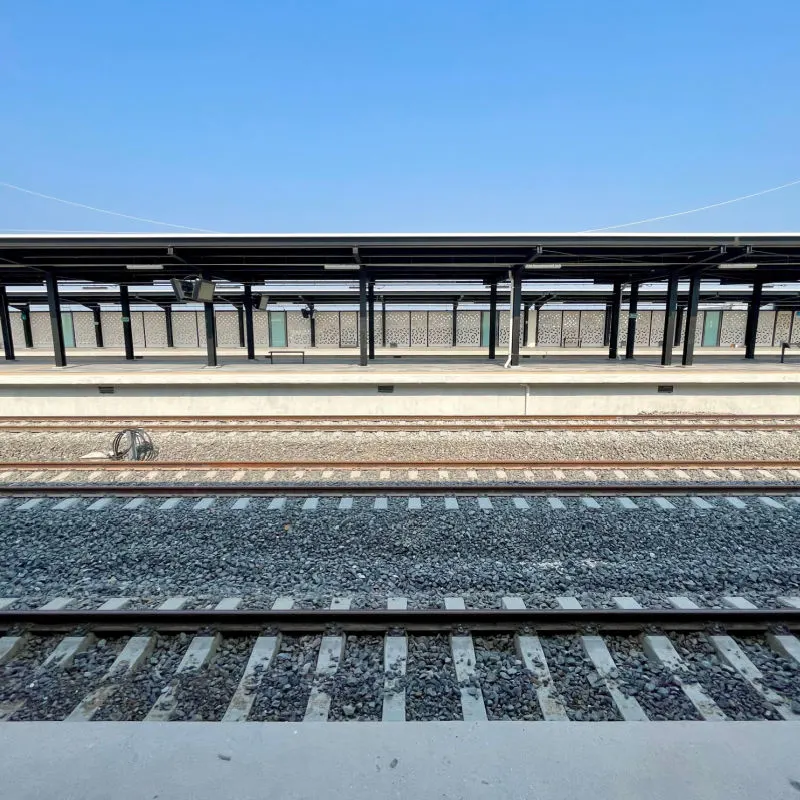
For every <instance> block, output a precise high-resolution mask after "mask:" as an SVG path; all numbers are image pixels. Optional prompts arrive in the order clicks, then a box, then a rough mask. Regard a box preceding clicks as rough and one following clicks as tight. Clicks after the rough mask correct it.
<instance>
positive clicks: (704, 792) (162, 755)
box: [0, 722, 800, 800]
mask: <svg viewBox="0 0 800 800" xmlns="http://www.w3.org/2000/svg"><path fill="white" fill-rule="evenodd" d="M799 737H800V723H796V722H780V723H778V722H729V723H717V724H714V723H700V722H657V723H646V722H644V723H636V722H634V723H624V722H563V723H560V722H559V723H554V722H534V723H523V722H488V723H486V722H484V723H467V722H416V723H415V722H406V723H380V722H350V723H344V722H339V723H336V722H333V723H324V724H313V723H305V724H300V725H295V724H292V723H288V722H281V723H269V722H268V723H223V722H206V723H203V722H189V723H185V722H168V723H147V722H133V723H130V722H128V723H126V722H121V723H109V722H93V723H91V724H87V725H76V724H69V723H54V722H43V723H42V722H39V723H37V722H32V723H31V722H7V723H3V724H2V725H0V769H1V770H2V775H3V779H2V784H3V790H2V792H3V797H4V798H8V800H51V798H59V800H78V798H80V800H101V798H102V800H106V798H109V797H114V798H115V800H133V799H134V798H136V800H140V798H159V797H160V798H170V800H189V798H191V799H192V800H212V799H213V800H218V798H223V797H230V798H234V797H235V798H237V800H256V798H258V800H261V798H265V797H280V798H282V800H300V798H303V799H305V798H312V797H313V798H316V797H325V798H328V800H373V798H387V800H389V798H398V799H399V798H403V799H404V800H405V798H410V797H413V798H418V799H419V800H428V798H431V800H432V799H433V798H437V799H438V798H462V799H463V800H478V798H481V800H483V798H486V800H489V799H490V798H491V799H492V800H496V799H497V798H509V800H528V799H529V798H537V800H574V798H576V797H587V798H588V797H591V798H597V799H598V800H606V798H608V800H611V799H612V798H613V800H641V798H647V799H648V800H700V799H701V798H702V800H707V798H725V800H755V798H759V800H760V799H761V798H771V799H772V800H793V799H794V798H796V797H797V796H798V787H800V760H798V758H797V743H798V740H799ZM112 787H113V788H112Z"/></svg>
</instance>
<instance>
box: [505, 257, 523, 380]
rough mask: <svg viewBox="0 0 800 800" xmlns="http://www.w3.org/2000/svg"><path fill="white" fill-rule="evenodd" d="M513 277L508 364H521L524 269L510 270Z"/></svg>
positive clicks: (513, 365)
mask: <svg viewBox="0 0 800 800" xmlns="http://www.w3.org/2000/svg"><path fill="white" fill-rule="evenodd" d="M510 278H511V324H510V325H509V331H508V361H507V362H506V366H510V367H518V366H519V315H520V308H521V306H522V270H521V269H519V268H517V269H513V270H511V272H510Z"/></svg>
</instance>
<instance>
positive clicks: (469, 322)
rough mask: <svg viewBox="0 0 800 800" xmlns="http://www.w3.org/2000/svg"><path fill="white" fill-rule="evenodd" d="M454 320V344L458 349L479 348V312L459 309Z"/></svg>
mask: <svg viewBox="0 0 800 800" xmlns="http://www.w3.org/2000/svg"><path fill="white" fill-rule="evenodd" d="M457 313H458V317H457V319H456V344H457V345H458V346H460V347H480V344H481V312H480V311H462V310H460V309H459V311H458V312H457Z"/></svg>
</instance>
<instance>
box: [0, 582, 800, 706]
mask: <svg viewBox="0 0 800 800" xmlns="http://www.w3.org/2000/svg"><path fill="white" fill-rule="evenodd" d="M70 602H71V601H70V600H69V599H68V598H58V599H55V600H52V601H50V603H48V604H47V605H46V606H44V607H42V608H38V609H14V608H13V607H11V606H13V600H8V599H7V600H0V631H2V632H3V633H4V634H5V635H4V636H2V637H0V677H4V678H5V680H4V681H0V720H12V721H13V720H42V719H51V720H63V719H66V720H69V721H89V720H92V719H113V720H147V721H167V720H170V719H204V720H223V721H229V722H233V721H245V720H248V719H251V720H262V721H265V720H297V721H300V720H305V721H316V722H320V721H328V720H336V719H359V720H362V719H363V720H383V721H394V722H400V721H404V720H406V719H422V720H424V719H463V720H468V721H479V720H491V719H523V720H548V721H567V720H595V719H622V720H628V721H647V720H652V719H685V720H689V719H692V720H699V719H703V720H724V719H770V720H798V719H800V695H798V692H797V686H796V684H794V683H793V680H794V678H793V677H792V676H797V675H800V671H798V670H800V640H798V639H797V638H796V637H795V636H794V635H793V633H792V632H796V631H800V598H798V597H786V598H782V600H781V602H782V605H783V607H781V608H756V607H754V606H753V605H752V604H751V603H749V602H748V601H747V600H746V599H745V598H742V597H725V598H722V604H723V606H724V607H723V608H697V607H696V606H693V604H692V603H691V601H690V600H689V599H688V598H686V597H674V598H670V601H669V602H670V607H669V608H658V609H653V608H648V609H645V608H642V607H641V606H640V605H639V604H638V603H637V601H636V600H635V599H634V598H631V597H618V598H616V601H615V602H616V607H615V608H611V609H608V608H604V609H593V608H592V609H587V608H581V606H580V603H579V602H578V601H577V599H576V598H574V597H560V598H557V605H558V608H555V609H528V608H526V607H525V604H524V602H523V601H522V600H521V598H518V597H506V598H504V599H503V608H501V609H496V608H495V609H485V608H484V609H471V608H466V607H465V606H464V602H463V600H461V598H458V597H449V598H445V599H444V603H443V605H444V607H443V608H434V609H409V608H408V607H407V605H408V604H407V601H406V600H405V598H398V597H395V598H390V599H389V600H388V602H387V607H386V608H385V609H380V610H375V609H373V610H365V609H352V608H351V603H350V600H349V598H346V597H339V598H335V599H334V600H333V601H332V603H331V605H330V607H329V608H328V609H304V608H295V607H294V603H293V600H292V599H291V598H289V597H281V598H278V599H277V600H276V601H275V603H274V605H273V607H272V608H271V609H269V610H264V609H257V610H253V609H251V610H247V609H242V608H240V605H241V600H240V599H239V598H227V599H225V600H222V601H220V602H219V603H218V604H217V606H216V607H215V608H213V609H193V610H186V609H185V605H186V602H187V599H186V598H171V599H169V600H167V601H165V602H164V603H163V604H162V606H161V607H160V608H158V609H130V608H127V607H126V606H127V605H128V603H129V602H130V601H129V600H128V599H126V598H112V599H109V600H108V601H106V602H105V603H104V604H103V605H102V606H101V607H100V608H99V609H71V608H69V607H68V606H69V604H70ZM787 676H788V677H787Z"/></svg>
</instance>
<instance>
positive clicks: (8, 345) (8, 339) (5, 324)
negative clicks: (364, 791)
mask: <svg viewBox="0 0 800 800" xmlns="http://www.w3.org/2000/svg"><path fill="white" fill-rule="evenodd" d="M0 330H2V332H3V351H4V354H5V357H6V361H15V360H16V357H15V355H14V337H13V336H12V334H11V316H10V314H9V310H8V294H7V293H6V287H5V286H2V285H0Z"/></svg>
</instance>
